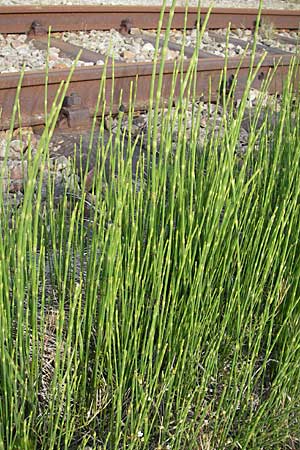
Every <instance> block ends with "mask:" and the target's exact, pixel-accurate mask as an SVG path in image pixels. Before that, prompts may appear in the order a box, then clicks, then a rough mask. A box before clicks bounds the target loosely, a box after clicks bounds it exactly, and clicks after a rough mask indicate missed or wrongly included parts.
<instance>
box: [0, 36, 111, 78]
mask: <svg viewBox="0 0 300 450" xmlns="http://www.w3.org/2000/svg"><path fill="white" fill-rule="evenodd" d="M60 53H61V52H60V50H59V49H58V48H56V47H51V46H50V49H49V57H48V66H49V69H66V68H69V67H71V66H72V64H73V61H72V59H70V58H66V57H63V56H61V54H60ZM46 61H47V50H39V49H37V48H36V47H35V46H34V43H33V42H32V41H27V36H26V35H25V34H19V35H18V34H9V35H7V36H5V35H2V34H0V73H9V72H19V71H21V70H22V68H23V66H24V70H25V71H28V70H43V69H45V67H46ZM98 64H103V62H102V61H99V62H98ZM90 65H93V63H89V62H84V61H78V63H77V66H78V67H80V66H90Z"/></svg>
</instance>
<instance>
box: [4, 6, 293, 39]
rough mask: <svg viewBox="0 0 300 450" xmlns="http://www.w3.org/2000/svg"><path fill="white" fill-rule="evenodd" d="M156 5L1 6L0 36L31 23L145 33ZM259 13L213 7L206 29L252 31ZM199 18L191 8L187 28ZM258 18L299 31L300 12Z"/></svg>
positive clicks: (179, 20)
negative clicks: (127, 26)
mask: <svg viewBox="0 0 300 450" xmlns="http://www.w3.org/2000/svg"><path fill="white" fill-rule="evenodd" d="M160 10H161V8H160V7H159V6H151V7H148V6H147V7H143V6H47V7H40V6H4V7H0V33H26V32H27V31H28V29H29V28H30V25H31V24H32V22H33V21H38V22H39V23H41V25H42V26H43V27H46V28H47V29H48V27H49V26H51V28H52V31H75V30H92V29H94V30H110V29H111V28H117V29H118V28H119V26H120V23H121V22H122V21H123V20H129V21H130V23H131V25H132V27H136V28H143V29H145V30H149V29H155V28H156V27H157V23H158V20H159V16H160ZM169 10H170V8H166V15H165V18H164V21H163V27H166V24H167V15H168V12H169ZM207 12H208V8H202V9H201V18H204V16H205V15H206V14H207ZM185 13H186V12H185V8H183V7H178V8H176V10H175V13H174V18H173V22H172V27H174V28H183V26H184V20H185ZM257 14H258V10H257V9H249V8H214V9H213V11H212V12H211V14H210V18H209V21H208V25H207V28H208V29H217V28H227V26H228V24H229V23H230V24H231V27H232V28H250V29H253V28H254V26H255V23H256V18H257ZM197 17H198V9H197V8H193V7H190V8H189V9H188V16H187V28H190V29H191V28H194V26H195V23H196V21H197ZM261 19H262V20H264V21H266V22H269V23H272V25H273V26H274V27H275V28H282V29H283V28H287V29H290V30H291V29H294V30H298V29H299V25H300V9H299V10H292V11H291V10H288V11H287V10H275V9H274V10H273V9H265V10H263V11H262V14H261Z"/></svg>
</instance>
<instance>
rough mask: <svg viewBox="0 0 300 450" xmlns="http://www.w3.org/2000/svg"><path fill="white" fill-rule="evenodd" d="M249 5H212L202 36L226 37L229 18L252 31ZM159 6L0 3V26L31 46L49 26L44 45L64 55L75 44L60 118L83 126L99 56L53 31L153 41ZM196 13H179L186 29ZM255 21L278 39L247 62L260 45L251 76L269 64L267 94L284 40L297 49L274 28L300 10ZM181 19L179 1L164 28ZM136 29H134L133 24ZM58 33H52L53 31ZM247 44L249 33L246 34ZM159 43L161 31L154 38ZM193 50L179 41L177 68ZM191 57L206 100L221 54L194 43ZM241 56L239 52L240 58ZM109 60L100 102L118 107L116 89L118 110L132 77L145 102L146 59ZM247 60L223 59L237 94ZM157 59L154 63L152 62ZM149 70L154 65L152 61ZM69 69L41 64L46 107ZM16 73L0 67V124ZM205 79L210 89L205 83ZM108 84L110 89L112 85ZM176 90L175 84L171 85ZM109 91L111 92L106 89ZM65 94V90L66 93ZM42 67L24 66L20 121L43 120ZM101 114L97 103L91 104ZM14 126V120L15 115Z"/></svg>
mask: <svg viewBox="0 0 300 450" xmlns="http://www.w3.org/2000/svg"><path fill="white" fill-rule="evenodd" d="M207 13H208V10H207V9H205V8H203V10H202V11H201V20H203V19H204V18H205V16H206V14H207ZM257 14H258V11H257V10H250V9H215V10H213V11H212V13H211V14H210V16H209V20H208V23H207V30H208V31H207V33H208V34H209V37H210V39H214V41H217V42H218V43H219V44H220V45H222V44H224V45H225V41H226V35H225V33H223V34H222V33H221V34H220V33H218V32H217V31H216V30H219V29H226V28H227V27H228V26H229V24H230V26H231V29H232V30H235V29H236V30H243V29H248V30H253V29H254V28H255V25H256V20H257ZM159 15H160V9H159V8H158V7H149V8H145V7H119V6H118V7H117V6H116V7H104V6H101V7H96V6H95V7H92V6H91V7H80V6H75V7H70V6H61V7H59V6H55V7H2V8H0V33H2V34H3V35H7V34H24V33H26V34H27V39H28V41H30V42H31V43H33V45H34V46H35V47H36V48H38V49H41V50H45V49H46V48H47V39H48V29H49V27H51V31H52V33H53V34H54V35H55V37H54V38H52V39H51V45H52V46H54V47H55V48H56V49H59V51H60V54H62V55H64V56H66V57H68V58H69V59H70V60H73V59H75V58H76V56H77V54H78V52H79V50H80V49H81V50H82V54H81V57H80V58H81V60H82V61H83V63H86V65H87V66H86V67H85V66H82V67H78V68H76V69H75V71H74V73H73V76H72V79H71V82H70V85H69V91H68V93H67V98H66V101H65V105H64V112H65V115H64V124H63V125H62V126H67V127H69V128H70V127H71V128H79V127H83V128H84V127H87V126H88V124H89V121H90V118H91V117H92V116H93V115H94V113H95V109H96V103H97V95H96V93H97V92H98V89H99V82H100V80H101V77H102V73H103V70H104V69H103V67H101V64H102V65H103V62H104V60H105V58H106V55H103V54H100V53H98V52H95V51H92V50H89V49H87V48H84V47H83V48H81V46H78V45H75V44H74V43H72V42H67V41H66V40H64V39H63V38H62V36H61V35H59V34H57V33H61V32H67V31H68V32H74V31H76V32H78V31H85V32H87V31H89V30H96V31H97V30H99V31H100V30H101V31H105V30H110V29H112V28H114V29H115V30H117V31H118V32H120V33H121V35H123V36H124V37H125V38H126V36H127V37H128V38H129V37H130V39H131V40H135V39H141V38H142V40H143V41H144V42H146V43H150V44H151V45H153V44H154V43H155V39H156V35H155V32H154V31H153V30H154V29H155V28H156V27H157V23H158V21H159ZM197 17H198V12H197V9H196V8H190V9H189V11H188V15H187V17H186V28H187V30H188V33H189V32H190V33H191V32H192V30H193V29H194V28H195V24H196V22H197ZM167 20H168V9H167V10H166V14H165V16H164V20H163V25H162V29H164V28H165V27H166V26H167ZM260 20H261V24H264V26H266V24H267V26H269V27H270V28H271V29H272V30H273V32H274V33H275V34H274V36H275V37H273V41H274V42H275V41H278V42H280V43H282V46H281V47H280V46H278V45H276V46H272V45H264V44H261V43H259V44H258V46H257V50H258V55H257V57H256V58H255V60H254V66H256V65H257V64H258V63H259V60H260V56H261V52H263V51H266V52H267V55H266V57H265V59H264V61H263V63H262V64H261V67H260V69H259V71H258V74H257V77H256V78H255V80H254V82H253V88H256V89H259V88H260V86H261V84H262V83H263V82H264V80H265V79H266V78H267V77H268V75H269V74H270V72H272V71H273V70H274V67H276V66H278V67H277V70H276V74H275V76H274V77H273V78H272V82H271V83H270V87H269V91H270V93H271V94H272V93H280V92H281V90H282V85H283V81H284V79H285V77H286V75H287V72H288V70H289V66H290V61H291V58H292V57H293V53H291V52H290V51H287V50H286V49H285V47H284V45H287V44H290V45H291V46H294V48H295V51H296V49H297V44H298V42H297V38H295V37H294V38H292V37H289V36H286V35H284V34H280V33H278V30H290V31H292V30H293V31H294V33H295V35H297V33H296V32H297V30H298V29H299V26H300V11H282V10H278V11H275V10H265V11H263V12H262V14H261V19H260ZM184 24H185V10H184V8H177V9H176V10H175V13H174V16H173V20H172V29H177V30H181V29H183V27H184ZM141 30H142V31H141ZM57 36H58V37H57ZM229 43H230V44H231V46H232V47H233V48H235V47H240V48H241V49H244V48H245V47H246V46H247V40H245V39H241V38H239V37H238V36H230V40H229ZM248 44H250V48H251V37H250V39H248ZM160 45H163V37H162V38H161V40H160ZM180 47H181V46H180V45H179V44H178V43H176V42H175V40H174V39H172V33H171V38H170V40H169V42H168V49H169V50H170V51H171V52H173V54H175V53H176V52H177V53H178V51H179V50H180ZM193 52H194V48H193V46H192V45H188V46H186V47H185V50H184V54H185V58H186V61H185V62H184V65H183V71H184V72H185V73H186V72H187V70H188V67H189V64H190V63H189V59H190V58H191V56H192V54H193ZM198 57H199V64H198V67H197V83H196V93H197V95H199V97H200V96H202V98H204V99H207V98H208V95H209V96H210V99H211V100H214V99H216V97H217V95H218V92H219V85H220V76H221V74H222V72H223V70H224V65H225V59H224V57H222V56H220V55H216V54H214V53H212V52H209V51H207V50H206V49H205V50H200V52H199V55H198ZM241 58H242V59H241ZM174 61H175V59H172V58H171V59H169V60H167V61H166V62H165V66H164V82H163V86H162V97H163V98H166V99H167V98H168V97H169V95H170V89H171V84H172V83H171V81H172V77H173V70H174V63H175V62H174ZM111 62H112V61H111V59H109V64H108V67H107V69H106V89H105V95H106V99H105V100H106V104H107V105H112V108H113V110H116V111H117V109H118V107H119V100H120V94H121V92H122V104H123V107H124V109H125V110H126V108H127V107H128V104H129V100H130V85H131V83H135V81H136V78H137V77H138V81H137V85H136V86H137V88H136V89H137V90H136V109H139V108H145V106H146V105H147V102H148V99H149V90H150V80H151V77H152V72H153V61H152V60H151V58H150V60H148V61H146V62H136V61H134V62H130V60H124V59H123V60H118V59H116V60H115V64H114V68H113V67H112V64H111ZM250 64H251V57H250V55H246V56H245V57H242V56H241V55H237V56H231V57H229V58H228V61H227V72H226V73H227V79H226V80H225V81H226V84H227V87H228V89H229V88H230V84H231V82H232V80H233V79H234V76H235V73H236V72H237V70H238V71H239V72H238V73H239V74H238V80H237V87H236V95H237V97H238V96H239V95H240V94H241V93H242V92H243V90H244V86H245V82H246V80H247V77H248V73H249V67H250ZM158 66H159V65H158ZM156 70H157V73H158V71H159V67H157V69H156ZM68 73H69V69H68V68H67V67H66V68H60V69H57V68H54V69H53V70H50V71H49V76H48V85H47V96H48V97H47V98H48V108H50V107H51V104H52V102H53V100H54V98H55V95H56V93H57V90H58V88H59V86H60V83H61V82H62V80H65V79H66V78H67V76H68ZM19 79H20V73H18V72H12V73H2V74H0V105H1V109H2V115H1V125H0V127H1V129H2V130H5V129H8V128H9V126H10V121H11V116H12V111H13V105H14V102H15V97H16V92H17V87H18V83H19ZM209 86H210V93H209V94H208V92H209V90H208V87H209ZM112 87H114V89H112ZM176 89H177V90H178V89H179V85H178V86H177V87H176ZM112 91H113V98H112V96H111V92H112ZM70 94H73V95H70ZM44 99H45V72H44V71H43V70H41V71H28V72H26V73H25V75H24V78H23V81H22V89H21V92H20V97H19V103H20V112H21V117H22V126H35V125H42V124H43V123H44V122H45V102H44ZM98 113H99V114H102V110H101V107H100V109H99V111H98ZM15 126H16V127H17V126H18V121H16V123H15Z"/></svg>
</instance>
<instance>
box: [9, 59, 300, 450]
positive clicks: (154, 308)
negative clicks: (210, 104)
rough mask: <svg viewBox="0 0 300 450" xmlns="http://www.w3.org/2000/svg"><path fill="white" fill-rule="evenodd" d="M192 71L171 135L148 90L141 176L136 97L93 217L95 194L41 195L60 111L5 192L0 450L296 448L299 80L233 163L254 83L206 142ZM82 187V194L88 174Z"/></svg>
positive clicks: (111, 145) (225, 101)
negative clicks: (17, 197) (18, 188)
mask: <svg viewBox="0 0 300 450" xmlns="http://www.w3.org/2000/svg"><path fill="white" fill-rule="evenodd" d="M195 67H196V59H195V58H194V59H193V60H192V61H191V70H190V71H189V73H188V74H187V76H186V78H185V79H184V80H183V81H182V83H181V93H180V98H179V100H178V101H177V106H176V107H175V111H174V108H173V101H172V98H170V101H169V106H168V111H167V112H166V114H165V116H164V119H163V123H162V127H161V134H160V138H159V139H158V135H157V117H158V112H159V106H160V98H159V95H160V94H159V92H160V90H159V89H158V90H157V91H155V96H154V94H153V93H154V84H153V85H152V94H151V95H152V106H153V104H154V100H158V101H156V102H155V105H156V106H155V107H154V108H153V109H150V112H149V122H148V123H149V132H148V135H147V136H145V138H144V150H143V151H141V155H140V158H139V162H138V164H137V166H136V171H135V174H133V173H132V155H134V154H136V153H135V152H136V149H137V146H139V145H140V141H138V140H136V141H132V140H131V139H130V124H131V121H132V116H133V109H134V104H133V103H134V102H133V103H132V105H131V108H130V111H129V117H128V121H129V125H128V130H127V137H128V136H129V139H125V135H124V134H123V133H122V132H121V120H122V117H123V114H124V113H122V112H121V113H120V115H119V119H120V120H119V125H120V126H119V129H118V132H117V137H116V139H114V140H110V141H109V142H106V144H104V140H103V139H101V136H103V133H104V126H103V122H101V124H100V126H99V129H98V132H99V141H98V142H99V149H98V154H99V159H98V161H97V162H96V167H95V172H94V178H93V186H92V188H91V195H90V197H89V198H90V199H91V198H92V199H93V201H92V205H90V201H89V202H87V195H86V193H85V190H84V189H82V192H81V193H80V195H76V196H70V195H69V193H68V192H67V191H65V193H64V195H63V196H62V198H61V200H60V202H59V203H58V204H57V202H54V194H53V185H52V180H51V177H49V180H48V192H47V198H46V199H45V198H44V197H42V193H41V187H42V179H43V168H44V167H46V164H47V158H48V155H47V149H48V145H49V140H50V138H51V134H52V131H53V126H54V124H55V121H56V118H57V115H58V112H59V109H60V105H61V102H62V100H59V99H57V102H55V103H54V105H53V108H52V112H51V114H50V116H49V120H48V122H47V126H46V129H45V132H44V135H43V137H42V139H41V141H40V144H39V151H38V152H37V154H36V155H35V156H34V158H32V161H31V163H30V164H29V167H28V181H27V182H26V185H25V187H24V199H23V202H22V204H21V205H18V206H15V205H13V204H11V203H9V204H8V203H7V202H6V201H5V195H4V193H1V195H0V199H1V200H0V209H1V214H0V232H1V240H0V355H1V359H0V400H1V401H0V449H3V450H4V449H5V450H17V449H18V450H19V449H22V450H27V449H28V450H29V449H45V450H46V449H47V450H52V449H88V448H92V449H103V450H104V449H107V450H112V449H113V450H119V449H120V450H121V449H131V450H133V449H135V450H139V449H145V450H146V449H147V450H148V449H149V450H152V449H153V450H154V449H156V450H158V449H160V450H167V449H168V450H170V449H172V450H179V449H180V450H182V449H184V450H195V449H199V448H201V449H204V450H208V449H218V450H221V449H264V450H266V449H284V448H293V446H294V448H296V446H297V445H299V439H300V434H299V429H300V424H299V420H300V415H299V414H300V411H299V408H300V402H299V398H300V380H299V378H300V371H299V358H300V326H299V325H300V324H299V320H300V319H299V318H300V304H299V301H300V287H299V274H300V241H299V225H300V207H299V193H300V164H299V163H300V107H299V106H300V105H299V95H298V96H297V97H296V99H294V97H293V93H292V91H293V90H294V86H293V85H292V84H293V83H292V75H293V73H294V70H295V68H294V67H292V68H291V72H290V75H289V77H288V79H287V82H286V89H285V91H284V94H283V96H282V99H281V103H280V110H279V111H278V112H277V115H276V123H274V120H273V119H272V120H271V119H270V117H272V118H274V117H273V116H272V114H269V113H268V114H263V117H264V118H263V120H262V113H263V111H264V110H263V106H262V102H258V106H257V107H256V109H255V110H253V111H252V116H251V127H250V133H249V140H248V145H247V150H246V152H245V153H244V154H243V155H242V156H239V157H237V150H238V148H239V132H240V127H241V123H242V120H243V117H244V113H245V107H246V103H247V96H248V93H249V89H250V86H251V81H252V77H253V73H250V75H249V83H248V85H247V87H246V90H245V93H244V96H243V98H242V101H241V103H240V105H239V107H238V109H237V111H234V102H233V99H232V98H231V97H230V96H229V97H226V96H225V92H224V93H223V94H224V95H221V96H220V99H219V102H220V104H222V107H223V111H224V114H223V119H222V120H223V123H222V125H223V128H222V129H223V133H222V134H221V133H216V132H215V131H214V129H213V128H212V129H210V130H209V129H208V131H207V135H206V138H205V139H204V142H202V141H201V142H202V143H201V145H200V144H199V130H200V118H201V114H200V109H199V108H198V109H197V110H196V109H195V111H198V112H197V113H196V112H195V114H194V115H193V129H192V133H191V136H190V137H189V139H187V136H186V133H185V128H186V121H185V118H186V110H187V108H188V107H189V106H188V105H189V104H190V103H191V104H192V105H195V104H196V98H195V95H194V93H193V92H194V86H195V85H194V80H195V78H194V74H195V71H194V69H195ZM176 76H181V73H180V70H179V71H178V73H177V74H175V73H174V80H175V78H176ZM269 81H270V80H268V81H267V82H266V85H267V83H268V82H269ZM160 82H161V78H160V79H159V83H160ZM234 85H235V83H233V89H234ZM174 86H175V83H174ZM102 88H103V85H102ZM63 89H64V88H63ZM101 95H102V94H101V89H100V96H99V99H100V100H101ZM63 96H64V92H62V98H63ZM262 99H263V95H262ZM274 107H275V106H274ZM95 123H96V122H95ZM97 127H98V125H97ZM175 127H176V132H177V135H178V140H177V144H176V148H174V145H172V132H173V130H174V129H175ZM124 146H126V148H124ZM77 150H78V149H77ZM124 151H126V154H127V158H126V160H123V158H120V155H122V154H123V152H124ZM108 152H109V154H110V161H109V164H108V166H106V168H105V164H104V163H105V161H106V155H107V153H108ZM74 170H75V169H74ZM116 172H117V176H116ZM81 178H82V179H81V182H82V185H83V186H84V184H85V181H86V178H87V174H86V173H84V171H83V172H82V173H81ZM87 206H88V208H87Z"/></svg>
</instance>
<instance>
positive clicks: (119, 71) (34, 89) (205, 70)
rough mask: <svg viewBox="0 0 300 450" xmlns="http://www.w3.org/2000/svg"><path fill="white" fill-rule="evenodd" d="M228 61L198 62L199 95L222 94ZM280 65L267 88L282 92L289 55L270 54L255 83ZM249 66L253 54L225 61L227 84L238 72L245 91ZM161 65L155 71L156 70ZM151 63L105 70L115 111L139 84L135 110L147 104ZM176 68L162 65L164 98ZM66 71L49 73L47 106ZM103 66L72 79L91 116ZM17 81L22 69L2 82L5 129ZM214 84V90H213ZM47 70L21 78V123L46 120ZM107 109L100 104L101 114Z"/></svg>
mask: <svg viewBox="0 0 300 450" xmlns="http://www.w3.org/2000/svg"><path fill="white" fill-rule="evenodd" d="M259 61H260V58H258V57H257V58H256V60H255V61H254V67H257V65H258V64H259ZM189 64H190V62H189V61H186V62H185V63H184V67H183V73H184V74H185V73H186V72H187V70H188V67H189ZM224 64H225V61H224V59H223V58H206V59H203V60H201V61H199V64H198V67H197V75H196V76H197V83H196V94H197V96H199V97H202V98H203V99H204V100H207V99H211V100H215V99H216V98H217V96H218V93H219V86H220V77H221V75H222V73H223V71H224ZM277 64H278V67H277V70H276V76H273V77H272V81H271V83H270V87H269V92H270V93H276V92H281V91H282V87H283V83H284V79H285V78H286V76H287V74H288V71H289V66H290V56H287V55H283V56H280V57H274V56H267V57H266V58H265V60H264V62H263V63H262V64H261V65H260V68H259V71H258V74H257V77H256V78H255V80H254V82H253V85H252V86H253V87H254V88H257V89H259V88H260V87H261V85H262V83H263V81H264V80H265V79H266V78H267V77H268V76H269V75H272V73H273V71H274V68H275V66H276V65H277ZM250 65H251V62H250V58H249V57H248V58H245V59H244V60H243V61H242V63H241V59H240V57H234V58H230V59H229V60H228V61H227V80H226V83H227V86H228V87H230V83H231V82H232V81H233V79H234V76H235V74H236V73H237V71H238V77H237V87H236V95H237V97H238V96H239V95H241V94H242V92H243V90H244V87H245V83H246V81H247V79H248V75H249V66H250ZM158 70H159V69H157V73H158ZM152 71H153V65H152V63H146V64H145V63H137V64H135V65H128V64H119V65H118V66H117V67H116V68H115V70H114V72H113V68H112V67H111V66H108V67H107V69H106V88H105V100H106V105H108V107H109V105H112V106H113V108H112V109H113V112H116V111H117V108H118V106H119V100H120V96H121V95H122V104H123V106H124V109H125V110H126V109H127V106H128V104H129V100H130V86H131V84H133V86H136V99H137V102H136V105H135V107H136V109H137V110H138V109H143V108H145V107H146V105H147V103H148V102H149V94H150V81H151V77H152ZM173 71H174V62H167V63H166V64H165V68H164V82H163V87H162V92H161V95H162V98H165V99H168V98H169V96H170V90H171V86H172V78H173ZM68 73H69V72H68V70H57V71H55V70H53V71H51V72H50V73H49V78H48V85H47V95H48V97H47V99H48V107H49V109H50V107H51V104H52V102H53V100H54V98H55V95H56V92H57V90H58V88H59V86H60V83H61V82H62V81H63V80H66V78H67V76H68ZM102 73H103V68H102V67H99V66H98V67H92V68H90V67H86V68H85V67H83V68H80V69H78V70H75V71H74V74H73V77H72V79H71V82H70V85H69V89H68V93H69V94H71V93H73V92H76V94H77V95H78V96H79V97H81V99H82V107H83V108H87V109H88V111H89V114H90V116H91V117H92V116H93V115H94V113H95V108H96V102H97V92H98V90H99V85H100V80H101V77H102ZM299 80H300V76H299V72H297V79H296V80H295V81H296V82H297V83H299ZM18 82H19V74H3V75H1V82H0V105H1V107H2V117H1V125H0V128H2V129H7V128H8V127H9V124H10V120H11V114H12V111H13V106H14V102H15V95H16V90H17V86H18ZM112 86H113V87H114V89H113V92H114V97H113V98H111V92H112ZM209 87H210V89H209ZM179 90H180V80H178V83H177V85H176V89H175V97H176V94H177V95H178V94H179ZM44 99H45V73H44V72H43V71H40V72H32V73H25V75H24V78H23V81H22V89H21V92H20V97H19V104H20V113H21V117H22V124H19V125H23V126H33V125H39V124H43V123H44V122H45V117H44V108H45V102H44ZM102 111H103V107H100V110H99V114H101V113H102Z"/></svg>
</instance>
